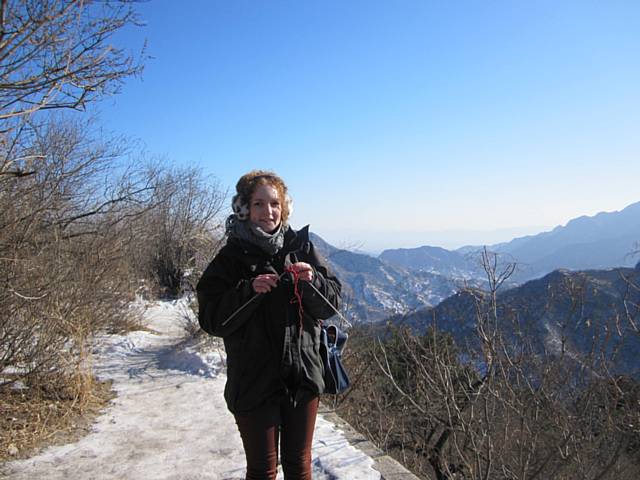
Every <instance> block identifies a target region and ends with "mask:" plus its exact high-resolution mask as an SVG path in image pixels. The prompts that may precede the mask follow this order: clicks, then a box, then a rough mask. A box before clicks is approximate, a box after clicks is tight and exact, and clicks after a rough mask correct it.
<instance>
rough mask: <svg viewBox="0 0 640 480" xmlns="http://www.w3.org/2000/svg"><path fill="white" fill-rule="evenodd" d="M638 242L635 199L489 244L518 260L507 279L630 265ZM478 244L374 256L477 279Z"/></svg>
mask: <svg viewBox="0 0 640 480" xmlns="http://www.w3.org/2000/svg"><path fill="white" fill-rule="evenodd" d="M637 242H640V202H638V203H634V204H632V205H629V206H628V207H626V208H625V209H623V210H621V211H619V212H602V213H598V214H597V215H594V216H593V217H588V216H582V217H579V218H576V219H573V220H571V221H569V222H568V223H567V225H565V226H558V227H556V228H554V229H553V230H552V231H550V232H543V233H540V234H537V235H529V236H526V237H520V238H516V239H514V240H511V241H510V242H506V243H499V244H496V245H490V246H488V247H487V248H488V249H489V250H491V251H493V252H498V253H502V254H503V255H504V257H503V258H504V260H505V261H506V260H510V261H515V262H517V263H518V270H517V272H516V274H515V275H514V276H513V278H512V280H513V281H515V282H519V283H521V282H524V281H526V280H530V279H532V278H539V277H541V276H543V275H545V274H547V273H549V272H551V271H553V270H556V269H559V268H566V269H570V270H585V269H603V268H612V267H622V266H627V267H628V266H632V265H634V264H635V262H636V261H637V260H638V256H633V255H630V253H631V252H633V251H634V248H636V246H635V245H636V243H637ZM481 248H482V247H479V246H476V247H474V246H466V247H462V248H459V249H457V250H455V251H449V250H445V249H443V248H438V247H419V248H412V249H393V250H385V251H384V252H382V254H381V255H380V257H379V258H380V259H382V260H385V261H388V262H389V263H392V264H394V265H398V266H401V267H404V268H407V269H411V270H424V271H428V272H432V273H438V274H441V275H445V276H449V277H453V278H482V277H483V273H482V271H481V270H480V269H479V267H478V262H477V260H476V259H475V256H474V255H473V252H474V251H478V250H480V249H481Z"/></svg>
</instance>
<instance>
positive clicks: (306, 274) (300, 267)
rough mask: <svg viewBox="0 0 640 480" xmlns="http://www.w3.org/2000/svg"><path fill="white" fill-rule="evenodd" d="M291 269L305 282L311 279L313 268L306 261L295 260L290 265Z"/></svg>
mask: <svg viewBox="0 0 640 480" xmlns="http://www.w3.org/2000/svg"><path fill="white" fill-rule="evenodd" d="M290 268H291V269H292V270H293V271H295V272H298V278H299V279H300V280H304V281H305V282H311V281H312V280H313V268H312V267H311V265H309V264H308V263H306V262H297V263H293V264H291V267H290Z"/></svg>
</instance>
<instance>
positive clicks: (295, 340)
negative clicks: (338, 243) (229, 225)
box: [197, 226, 341, 414]
mask: <svg viewBox="0 0 640 480" xmlns="http://www.w3.org/2000/svg"><path fill="white" fill-rule="evenodd" d="M296 262H307V263H309V264H310V265H311V266H312V267H313V270H314V271H313V281H312V282H313V285H314V286H315V287H316V288H317V289H318V291H320V292H321V293H322V294H323V295H324V296H325V297H326V298H327V300H329V301H330V302H331V304H332V305H333V306H334V307H335V308H336V309H339V308H340V305H339V303H340V290H341V285H340V282H339V281H338V279H337V278H336V277H334V276H333V275H332V274H331V273H330V272H329V271H328V269H327V267H326V266H325V264H324V263H323V262H322V260H321V259H320V258H319V256H318V255H317V254H316V252H315V250H314V247H313V244H312V243H311V241H310V240H309V232H308V226H307V227H305V228H303V229H302V230H300V231H298V232H295V231H294V230H293V229H289V230H288V231H287V232H286V234H285V238H284V246H283V248H282V249H281V250H280V251H279V252H278V253H277V254H275V255H274V256H269V255H268V254H267V253H265V252H264V251H263V250H262V249H260V248H259V247H258V246H256V245H254V244H252V243H249V242H246V241H243V240H239V239H236V238H230V239H229V240H228V241H227V244H226V245H225V246H224V247H223V248H222V249H221V250H220V252H219V253H218V254H217V255H216V257H215V258H214V259H213V261H212V262H211V263H210V264H209V266H208V267H207V269H206V270H205V272H204V273H203V275H202V278H200V281H199V282H198V286H197V292H198V303H199V315H198V318H199V321H200V326H201V327H202V329H203V330H205V331H206V332H207V333H209V334H211V335H215V336H218V337H222V338H223V339H224V345H225V350H226V353H227V384H226V386H225V392H224V396H225V400H226V402H227V406H228V408H229V410H230V411H231V412H232V413H234V414H244V413H247V412H250V411H251V410H254V409H256V408H258V407H260V406H262V405H263V404H265V403H266V402H270V401H279V400H280V399H282V398H283V396H285V395H289V396H290V397H291V398H292V399H293V400H294V401H303V400H305V399H306V398H309V397H311V396H316V395H318V394H320V393H322V392H323V389H324V382H323V380H322V376H323V367H322V362H321V360H320V353H319V348H320V324H319V322H318V320H319V319H326V318H329V317H330V316H332V315H333V314H334V311H333V309H332V308H331V306H330V305H328V304H327V302H326V301H325V300H324V299H322V298H321V297H320V296H319V295H318V294H317V293H316V292H315V291H314V290H313V288H311V287H310V286H309V284H308V282H304V281H300V282H299V290H300V291H301V293H302V307H303V311H304V313H303V320H302V333H301V334H300V331H299V324H300V319H299V310H298V304H297V303H295V300H294V303H292V299H294V298H295V296H294V290H293V279H292V275H291V274H285V275H284V276H283V277H282V278H281V279H280V281H279V283H278V286H277V287H276V288H275V289H272V290H271V291H270V292H269V293H267V294H262V295H258V296H257V297H256V298H255V299H254V300H253V301H252V302H250V303H249V304H248V305H247V306H245V307H244V308H241V307H242V306H243V305H244V304H245V303H246V302H247V301H249V300H250V299H251V298H252V297H254V296H255V295H256V294H255V292H254V290H253V288H252V286H251V281H252V280H253V279H254V278H255V277H256V276H257V275H260V274H263V273H277V274H282V273H283V271H284V269H285V268H286V267H287V266H289V265H291V264H293V263H296Z"/></svg>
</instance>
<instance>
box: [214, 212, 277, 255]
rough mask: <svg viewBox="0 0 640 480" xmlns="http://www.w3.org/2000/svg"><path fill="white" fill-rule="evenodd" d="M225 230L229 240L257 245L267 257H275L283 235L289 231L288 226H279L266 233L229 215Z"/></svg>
mask: <svg viewBox="0 0 640 480" xmlns="http://www.w3.org/2000/svg"><path fill="white" fill-rule="evenodd" d="M226 230H227V235H228V236H229V238H237V239H240V240H245V241H247V242H250V243H253V244H254V245H257V246H258V247H260V248H261V249H262V250H264V251H265V252H266V253H268V254H269V255H275V254H276V253H278V251H280V249H281V248H282V246H283V245H284V234H285V233H287V230H289V226H288V225H284V224H282V223H281V224H280V226H279V227H278V229H277V230H276V231H275V232H273V233H267V232H265V231H264V230H262V229H261V228H260V227H258V226H257V225H255V224H253V223H251V220H244V221H242V220H238V217H237V216H236V215H235V214H234V215H229V217H228V218H227V222H226Z"/></svg>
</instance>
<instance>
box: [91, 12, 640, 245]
mask: <svg viewBox="0 0 640 480" xmlns="http://www.w3.org/2000/svg"><path fill="white" fill-rule="evenodd" d="M137 9H138V11H139V13H140V17H141V19H142V20H143V21H144V22H145V23H146V26H145V27H143V28H135V29H134V28H129V29H128V30H127V31H126V32H123V33H122V34H120V35H119V36H118V37H117V38H116V39H115V42H117V43H118V44H119V45H124V46H126V47H127V48H131V49H135V48H137V47H139V46H140V45H142V43H143V42H144V40H145V39H146V40H147V42H148V51H147V53H148V54H149V55H150V56H151V57H152V58H150V59H149V60H148V61H147V63H146V68H145V72H144V73H143V75H142V78H141V79H130V80H129V81H127V83H126V84H125V85H124V86H123V89H122V93H121V94H120V95H118V96H116V97H112V98H109V99H107V100H106V101H104V102H102V103H101V104H100V107H99V108H100V110H101V114H102V120H103V122H104V123H105V124H106V125H107V127H108V128H110V129H111V130H114V131H116V132H118V133H122V134H126V135H129V136H131V137H132V138H135V139H139V140H140V141H141V142H142V143H143V144H144V145H145V147H146V149H147V151H148V152H149V153H150V154H152V155H157V156H162V157H165V158H167V159H169V160H170V161H171V162H175V163H177V164H182V165H196V166H199V167H201V168H202V169H203V170H204V171H205V172H206V173H208V174H211V175H214V176H216V177H217V178H218V179H219V180H220V182H221V184H222V185H223V186H224V187H228V188H230V189H233V187H234V185H235V182H236V180H237V178H238V177H239V176H240V175H241V174H243V173H245V172H246V171H248V170H250V169H252V168H267V169H273V170H275V171H276V172H278V173H279V174H280V175H282V176H283V177H284V178H285V180H286V181H287V183H288V184H289V186H290V190H291V193H292V196H293V198H294V203H295V206H294V209H295V211H294V216H293V217H292V224H293V225H294V226H297V227H300V226H303V225H305V224H307V223H310V224H311V226H312V230H313V231H315V232H316V233H318V234H320V235H321V236H323V237H325V238H326V239H327V240H329V241H331V242H332V243H334V244H337V245H343V246H353V245H356V246H359V247H360V248H362V249H364V250H370V251H377V250H380V249H381V248H385V247H401V246H403V247H408V246H418V245H424V244H429V245H441V246H445V247H455V246H461V245H464V244H468V243H493V242H497V241H503V240H509V239H510V238H512V237H513V236H516V235H521V234H524V233H532V232H538V231H540V230H541V229H548V228H551V227H553V226H555V225H559V224H565V223H566V222H567V221H568V220H570V219H571V218H574V217H577V216H580V215H593V214H595V213H597V212H599V211H612V210H620V209H622V208H624V207H625V206H626V205H628V204H630V203H634V202H636V201H640V188H638V178H640V158H639V153H640V132H638V130H639V126H640V87H639V86H640V2H636V1H628V2H623V1H614V0H612V1H608V2H598V1H575V2H574V1H562V2H557V1H548V2H546V1H536V2H516V1H511V2H506V1H489V0H486V1H440V2H435V1H427V0H416V1H402V0H398V1H376V0H368V1H349V2H344V1H342V2H340V1H323V2H319V1H275V0H273V1H259V0H254V1H243V0H228V1H185V2H175V1H166V0H155V1H151V2H148V3H143V4H140V5H138V6H137Z"/></svg>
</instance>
